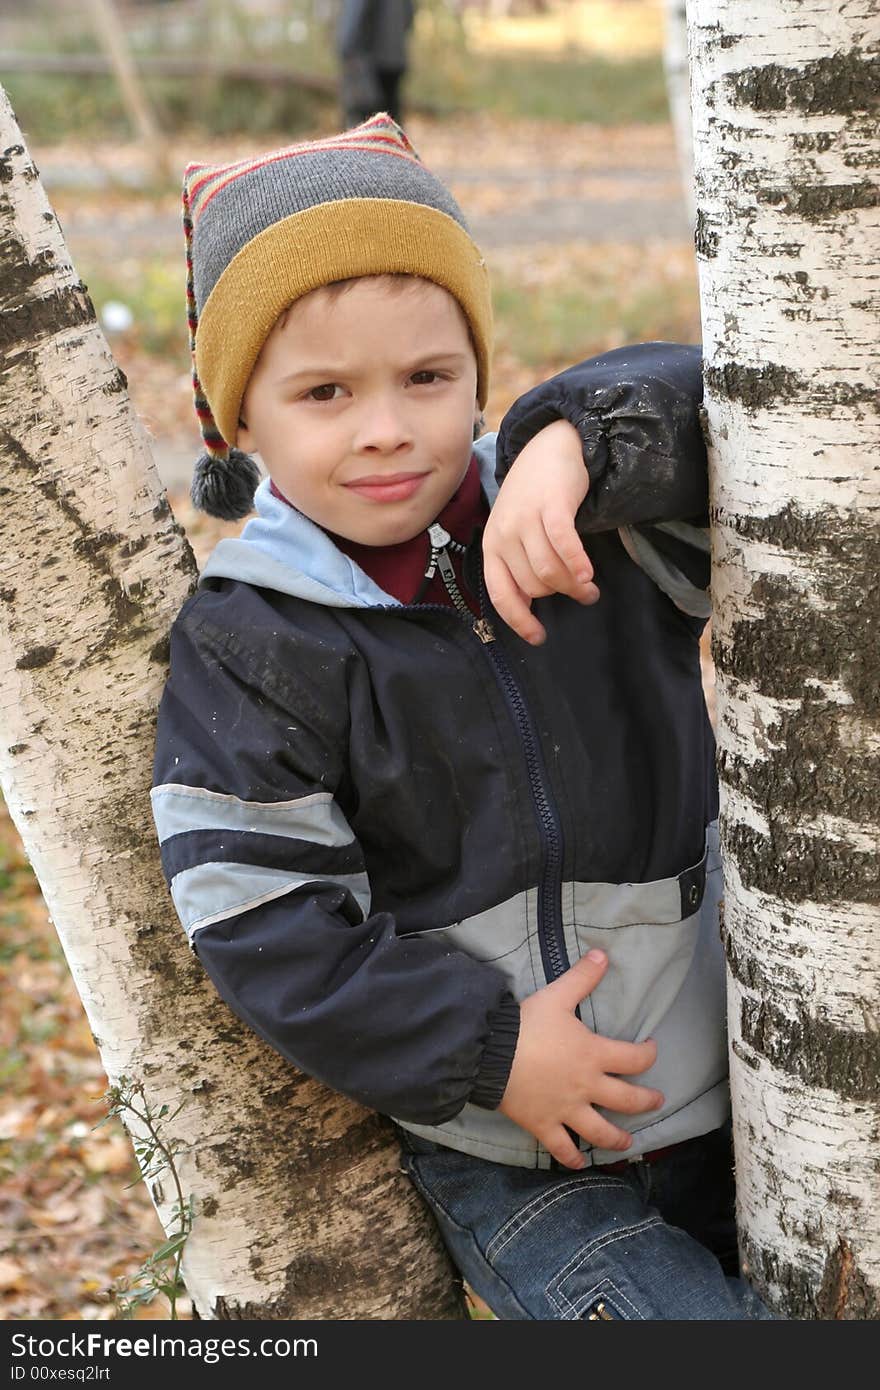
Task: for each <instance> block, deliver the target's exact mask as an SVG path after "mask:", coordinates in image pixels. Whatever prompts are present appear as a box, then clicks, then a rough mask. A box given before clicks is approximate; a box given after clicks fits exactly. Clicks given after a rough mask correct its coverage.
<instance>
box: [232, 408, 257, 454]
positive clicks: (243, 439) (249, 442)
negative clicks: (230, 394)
mask: <svg viewBox="0 0 880 1390" xmlns="http://www.w3.org/2000/svg"><path fill="white" fill-rule="evenodd" d="M235 447H236V449H242V450H244V452H245V453H246V454H252V453H253V452H254V447H255V446H254V441H253V438H252V436H251V432H250V430H249V429H248V427H247V422H246V421H245V419H244V417H243V416H241V415H239V417H238V438H237V439H236V441H235Z"/></svg>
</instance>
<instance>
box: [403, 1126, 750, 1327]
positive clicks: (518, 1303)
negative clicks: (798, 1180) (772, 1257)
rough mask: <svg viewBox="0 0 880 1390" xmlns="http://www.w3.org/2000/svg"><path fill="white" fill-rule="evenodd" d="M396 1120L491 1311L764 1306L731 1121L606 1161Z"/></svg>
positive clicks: (592, 1316)
mask: <svg viewBox="0 0 880 1390" xmlns="http://www.w3.org/2000/svg"><path fill="white" fill-rule="evenodd" d="M396 1128H397V1133H398V1137H399V1139H400V1145H401V1154H402V1158H403V1163H404V1166H405V1169H406V1171H407V1173H408V1174H409V1176H410V1177H411V1178H412V1181H413V1182H414V1184H415V1186H416V1188H417V1189H418V1191H419V1192H420V1193H421V1195H422V1197H423V1198H424V1199H425V1201H426V1202H427V1203H428V1206H429V1207H430V1208H431V1210H432V1211H433V1213H434V1215H435V1217H436V1218H437V1222H438V1224H439V1226H440V1230H441V1232H442V1235H443V1238H444V1240H445V1242H446V1245H447V1246H448V1248H449V1252H450V1254H451V1255H452V1258H453V1260H454V1261H455V1263H456V1265H457V1266H458V1268H459V1270H460V1271H461V1273H462V1275H463V1276H464V1278H465V1279H466V1280H467V1282H468V1283H469V1284H470V1286H471V1288H472V1289H473V1290H474V1291H475V1292H476V1293H477V1294H479V1296H480V1297H481V1298H482V1299H483V1300H484V1301H485V1302H486V1303H487V1304H488V1305H489V1307H490V1308H491V1309H492V1311H493V1313H495V1314H496V1316H497V1317H499V1318H503V1319H514V1318H516V1319H523V1318H537V1319H545V1318H561V1319H571V1320H573V1319H579V1318H580V1319H585V1320H590V1321H596V1320H598V1319H607V1320H611V1321H613V1320H615V1319H618V1318H622V1319H624V1320H627V1321H632V1320H642V1319H662V1320H664V1321H676V1320H695V1319H723V1320H725V1321H727V1320H731V1319H748V1320H754V1319H771V1318H772V1316H773V1315H772V1314H771V1313H770V1312H769V1311H768V1310H767V1308H766V1307H765V1306H764V1304H763V1303H762V1302H761V1301H760V1299H759V1298H758V1297H757V1295H756V1294H755V1293H754V1292H753V1291H752V1290H751V1289H750V1287H749V1286H748V1284H747V1283H746V1282H745V1281H744V1280H743V1279H741V1278H739V1277H738V1273H737V1271H738V1258H737V1247H736V1226H735V1221H734V1186H733V1164H732V1153H731V1145H730V1127H729V1126H725V1127H724V1128H723V1129H720V1130H715V1131H714V1132H713V1133H711V1134H706V1135H701V1136H700V1137H699V1138H697V1139H691V1140H688V1141H687V1142H686V1143H685V1144H682V1145H679V1146H677V1147H676V1148H675V1149H674V1150H673V1151H672V1152H670V1153H669V1154H667V1155H665V1156H663V1157H662V1158H658V1159H656V1160H655V1161H653V1162H638V1161H636V1162H633V1163H627V1164H626V1165H625V1167H624V1168H623V1169H622V1170H617V1171H614V1172H608V1171H607V1170H606V1171H603V1169H602V1168H601V1167H597V1168H587V1169H583V1170H581V1171H580V1172H575V1171H573V1170H571V1169H567V1168H555V1169H552V1170H550V1171H547V1170H544V1169H535V1168H514V1167H510V1166H509V1165H507V1164H504V1163H490V1162H488V1161H487V1160H486V1159H482V1158H473V1157H471V1156H470V1155H469V1154H463V1153H458V1152H456V1151H455V1150H454V1149H447V1148H444V1147H442V1146H441V1145H439V1144H435V1143H432V1142H431V1141H430V1140H427V1139H422V1138H420V1137H418V1136H416V1135H414V1134H410V1133H408V1132H407V1131H406V1130H403V1129H401V1128H400V1127H398V1126H396ZM615 1169H617V1165H615Z"/></svg>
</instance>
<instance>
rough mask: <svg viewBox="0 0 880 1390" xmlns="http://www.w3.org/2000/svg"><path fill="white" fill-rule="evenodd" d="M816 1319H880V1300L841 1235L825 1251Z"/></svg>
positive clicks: (846, 1320)
mask: <svg viewBox="0 0 880 1390" xmlns="http://www.w3.org/2000/svg"><path fill="white" fill-rule="evenodd" d="M816 1316H817V1317H820V1318H826V1319H834V1320H839V1321H845V1322H851V1321H856V1322H864V1321H866V1320H868V1319H870V1320H875V1319H876V1318H878V1317H880V1300H878V1297H877V1294H876V1293H875V1291H874V1290H873V1289H872V1288H871V1286H870V1284H869V1283H868V1280H867V1279H866V1278H865V1276H864V1274H863V1273H862V1271H861V1270H860V1269H859V1266H858V1264H857V1262H856V1257H855V1254H854V1252H853V1248H852V1246H851V1245H850V1243H849V1241H848V1240H846V1239H845V1237H844V1236H838V1240H837V1245H836V1246H835V1247H834V1249H833V1250H830V1251H829V1252H828V1258H827V1260H826V1261H825V1271H824V1274H823V1276H822V1283H821V1286H820V1288H819V1292H818V1294H817V1296H816Z"/></svg>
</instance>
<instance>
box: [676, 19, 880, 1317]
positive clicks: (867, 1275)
mask: <svg viewBox="0 0 880 1390" xmlns="http://www.w3.org/2000/svg"><path fill="white" fill-rule="evenodd" d="M688 17H689V22H690V30H691V32H690V43H691V65H692V75H693V84H694V139H695V152H696V189H697V206H698V212H697V250H698V255H699V262H700V286H701V298H702V310H703V331H704V346H705V355H706V365H705V381H706V412H707V433H708V436H709V439H710V445H711V447H710V458H711V486H712V495H713V517H714V542H713V544H714V556H713V559H714V580H713V583H714V586H715V617H714V634H715V637H714V644H715V658H716V665H717V669H718V706H719V758H720V769H721V777H722V812H723V843H724V847H725V850H726V858H727V863H726V870H725V884H726V892H725V903H726V907H725V930H726V942H727V954H728V960H729V967H730V968H729V986H730V994H729V1023H730V1036H731V1048H732V1054H733V1055H732V1073H733V1076H732V1084H733V1099H734V1123H735V1142H736V1162H737V1187H738V1193H739V1219H740V1233H741V1242H742V1251H743V1254H744V1258H745V1262H746V1265H747V1267H748V1268H749V1269H750V1272H751V1276H752V1278H753V1279H754V1280H755V1282H756V1284H757V1285H758V1287H759V1289H760V1290H761V1291H762V1292H763V1294H764V1296H765V1297H766V1298H767V1300H768V1301H769V1302H770V1303H771V1304H772V1306H774V1307H775V1308H776V1309H777V1310H779V1311H780V1312H782V1313H783V1314H784V1315H786V1316H788V1317H795V1318H847V1319H866V1318H877V1317H878V1316H880V1182H878V1173H880V875H878V860H877V851H878V847H880V835H878V824H880V778H878V772H880V652H878V636H880V623H878V618H880V601H878V600H880V447H878V446H880V416H878V405H880V395H878V364H880V346H878V345H880V334H878V327H880V325H878V307H880V136H878V121H877V111H878V94H880V64H878V56H877V55H878V47H880V0H849V2H848V3H839V4H828V3H827V0H797V3H795V0H751V2H750V3H744V0H689V4H688Z"/></svg>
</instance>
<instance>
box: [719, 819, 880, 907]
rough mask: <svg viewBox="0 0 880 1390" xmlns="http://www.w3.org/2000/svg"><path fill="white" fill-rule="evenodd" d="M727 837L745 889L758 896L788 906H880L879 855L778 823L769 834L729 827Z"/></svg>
mask: <svg viewBox="0 0 880 1390" xmlns="http://www.w3.org/2000/svg"><path fill="white" fill-rule="evenodd" d="M725 839H726V843H727V846H728V849H729V851H730V854H731V857H732V858H733V860H734V862H735V863H736V866H737V869H738V870H739V874H740V877H741V878H742V880H743V882H744V883H745V885H746V887H748V888H754V889H756V890H757V891H758V892H759V893H767V894H769V895H770V896H771V897H774V898H782V899H783V901H784V902H788V903H799V902H819V903H869V904H870V903H880V876H878V869H877V856H876V854H870V853H867V852H866V851H864V850H854V849H852V847H851V846H850V845H848V844H845V843H843V842H841V841H839V840H829V839H827V838H824V837H823V836H821V835H803V834H799V833H797V832H795V831H790V830H788V829H786V827H785V826H784V825H782V824H780V823H771V825H770V832H769V835H762V834H761V833H760V832H759V831H757V830H753V829H752V828H751V826H747V825H734V826H729V827H728V829H727V833H726V836H725Z"/></svg>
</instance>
